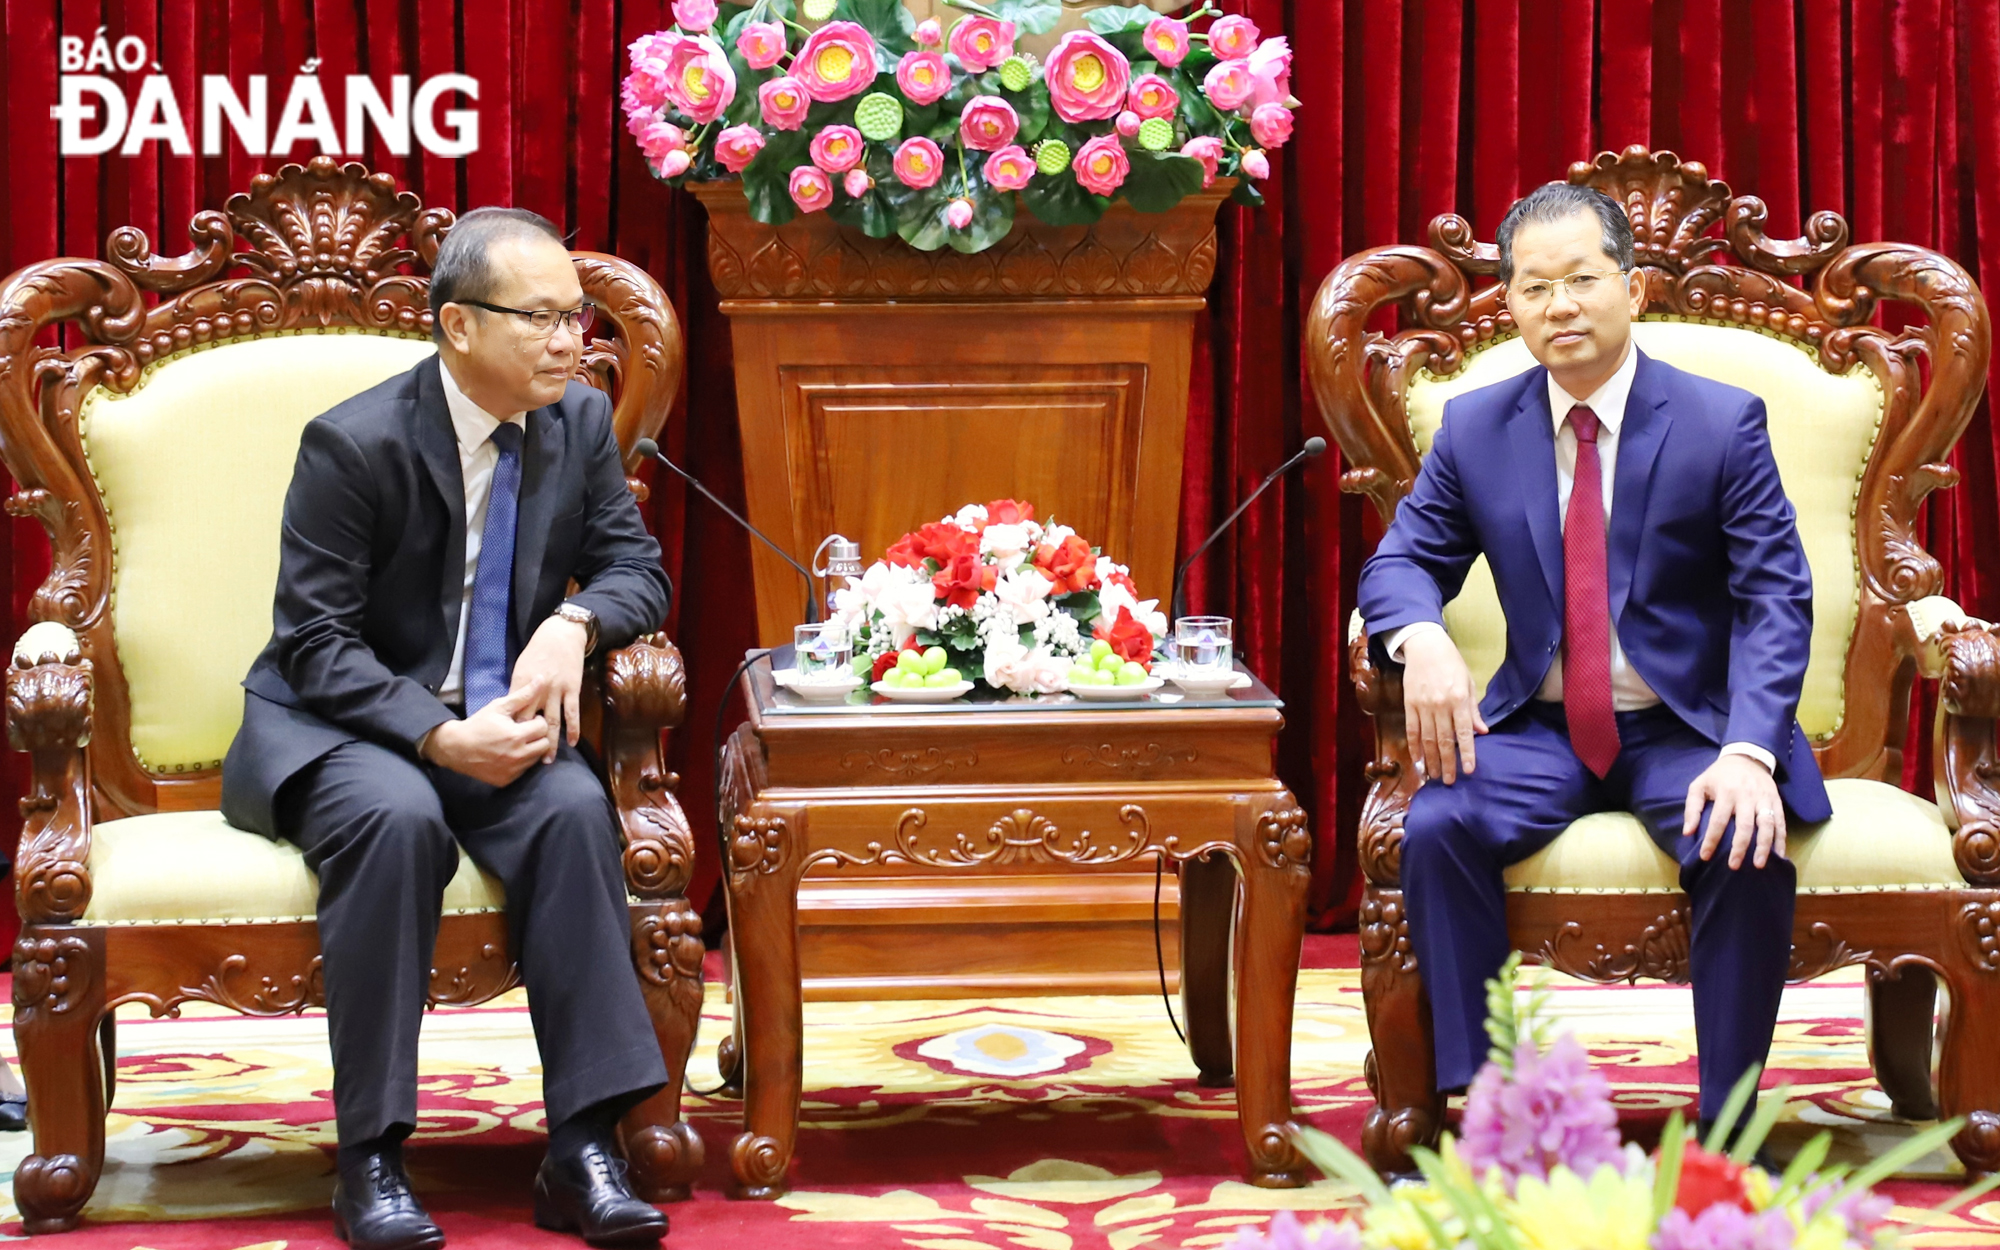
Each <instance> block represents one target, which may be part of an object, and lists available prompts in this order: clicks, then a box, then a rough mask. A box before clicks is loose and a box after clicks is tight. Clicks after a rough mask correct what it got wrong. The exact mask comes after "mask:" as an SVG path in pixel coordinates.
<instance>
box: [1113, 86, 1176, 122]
mask: <svg viewBox="0 0 2000 1250" xmlns="http://www.w3.org/2000/svg"><path fill="white" fill-rule="evenodd" d="M1125 103H1126V107H1127V108H1129V109H1131V110H1132V111H1133V112H1134V113H1136V114H1138V115H1139V118H1140V120H1142V121H1143V120H1145V119H1147V118H1152V117H1172V116H1173V115H1174V110H1175V109H1177V108H1179V107H1180V105H1181V93H1180V92H1178V91H1175V90H1174V87H1173V84H1172V83H1170V82H1168V81H1167V80H1166V79H1164V78H1162V77H1160V76H1159V75H1158V74H1141V75H1139V76H1138V77H1137V78H1134V79H1133V80H1132V86H1131V89H1130V90H1129V91H1128V92H1127V93H1126V100H1125Z"/></svg>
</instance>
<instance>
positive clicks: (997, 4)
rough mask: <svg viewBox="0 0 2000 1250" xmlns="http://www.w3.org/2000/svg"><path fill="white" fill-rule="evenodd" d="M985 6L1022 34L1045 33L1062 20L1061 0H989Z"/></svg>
mask: <svg viewBox="0 0 2000 1250" xmlns="http://www.w3.org/2000/svg"><path fill="white" fill-rule="evenodd" d="M987 7H988V8H990V9H991V10H992V11H993V14H994V16H996V17H998V18H999V19H1000V20H1001V21H1003V22H1012V23H1014V25H1015V26H1017V27H1018V28H1020V32H1021V33H1022V34H1024V35H1046V34H1048V33H1049V32H1050V31H1052V30H1054V29H1055V28H1056V23H1057V22H1059V21H1061V20H1062V0H991V2H990V3H989V4H988V5H987ZM1093 16H1094V15H1093Z"/></svg>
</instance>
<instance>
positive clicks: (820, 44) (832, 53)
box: [792, 22, 875, 104]
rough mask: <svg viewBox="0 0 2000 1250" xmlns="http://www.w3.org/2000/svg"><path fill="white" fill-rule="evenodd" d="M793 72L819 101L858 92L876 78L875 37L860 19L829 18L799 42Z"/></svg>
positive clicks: (844, 96) (866, 87) (867, 86)
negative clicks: (837, 20)
mask: <svg viewBox="0 0 2000 1250" xmlns="http://www.w3.org/2000/svg"><path fill="white" fill-rule="evenodd" d="M792 76H793V77H795V78H797V79H798V80H799V82H800V84H801V85H802V86H804V87H805V91H806V94H807V95H809V96H811V97H812V98H813V99H814V100H817V101H819V102H820V103H822V104H824V103H828V102H830V101H834V100H845V99H847V98H848V97H849V96H856V95H860V94H861V93H862V92H864V91H866V90H868V88H869V86H870V84H872V83H873V82H874V81H875V37H874V36H873V35H871V34H869V33H868V28H867V27H866V26H863V25H861V24H860V23H859V22H828V23H827V24H826V25H824V26H822V27H820V28H819V29H818V30H816V31H814V32H813V33H812V34H810V35H807V36H806V41H805V42H804V43H803V44H801V45H799V51H798V55H796V56H794V57H793V58H792Z"/></svg>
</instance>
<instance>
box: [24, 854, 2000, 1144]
mask: <svg viewBox="0 0 2000 1250" xmlns="http://www.w3.org/2000/svg"><path fill="white" fill-rule="evenodd" d="M1972 897H1973V898H1974V899H1975V900H1977V901H1970V902H1965V903H1963V904H1962V905H1961V907H1960V911H1959V915H1958V918H1957V923H1956V925H1955V926H1954V927H1956V928H1957V929H1958V931H1959V936H1960V938H1961V939H1962V940H1961V942H1960V944H1959V947H1958V949H1956V950H1954V951H1952V952H1951V953H1950V954H1949V955H1948V956H1947V957H1946V958H1945V959H1944V961H1943V963H1944V974H1945V990H1946V992H1947V993H1948V994H1950V996H1951V1010H1950V1011H1949V1013H1948V1014H1947V1015H1946V1017H1945V1030H1944V1046H1943V1047H1942V1050H1941V1053H1940V1054H1939V1057H1938V1103H1939V1107H1938V1111H1939V1114H1941V1115H1944V1116H1961V1115H1962V1116H1964V1117H1966V1125H1965V1127H1964V1128H1963V1129H1961V1130H1959V1134H1958V1136H1956V1137H1954V1138H1952V1141H1951V1148H1952V1149H1953V1150H1954V1151H1956V1152H1957V1154H1958V1157H1959V1160H1960V1161H1961V1162H1962V1163H1964V1164H1965V1170H1966V1171H1967V1172H1968V1173H1976V1172H2000V1064H1995V1063H1994V1061H1993V1056H1995V1055H1996V1054H2000V938H1996V937H1995V936H1994V935H1995V933H1996V932H2000V895H1994V894H1991V893H1986V892H1981V893H1980V894H1977V895H1973V896H1972ZM16 993H17V994H18V993H19V991H16ZM30 1105H31V1106H32V1105H33V1104H32V1103H30Z"/></svg>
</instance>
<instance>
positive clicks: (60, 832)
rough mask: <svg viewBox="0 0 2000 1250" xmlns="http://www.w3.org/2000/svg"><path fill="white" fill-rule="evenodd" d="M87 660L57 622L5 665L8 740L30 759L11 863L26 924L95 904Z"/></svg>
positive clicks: (39, 630)
mask: <svg viewBox="0 0 2000 1250" xmlns="http://www.w3.org/2000/svg"><path fill="white" fill-rule="evenodd" d="M90 700H91V671H90V661H89V660H87V659H85V658H83V648H82V645H81V644H80V643H78V641H77V638H76V635H75V634H74V633H72V632H71V631H70V630H69V629H67V628H65V627H64V626H62V625H58V624H56V623H54V622H52V621H44V622H42V623H41V624H38V625H34V626H31V627H30V628H29V629H28V631H27V632H26V633H24V634H22V635H21V638H20V640H19V641H18V642H16V643H15V644H14V662H13V664H12V665H10V666H9V667H8V669H7V740H8V741H9V742H10V743H12V744H13V746H14V748H15V749H16V750H20V751H26V752H28V754H29V755H30V757H31V758H32V767H31V771H30V774H29V782H28V795H27V797H26V798H24V799H22V800H21V814H22V816H23V817H25V820H24V822H23V824H22V828H21V846H20V850H19V851H18V852H17V860H16V864H15V869H14V877H15V882H16V886H15V890H16V902H17V904H18V906H19V908H20V913H21V919H22V920H23V921H25V922H27V923H29V924H62V923H66V922H69V921H73V920H77V919H79V918H80V917H82V915H83V913H84V909H85V908H87V907H89V906H90V868H89V866H88V863H89V859H90V758H89V755H88V753H87V752H86V751H85V750H84V748H85V747H86V746H87V745H88V744H89V742H90V709H91V703H90Z"/></svg>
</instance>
